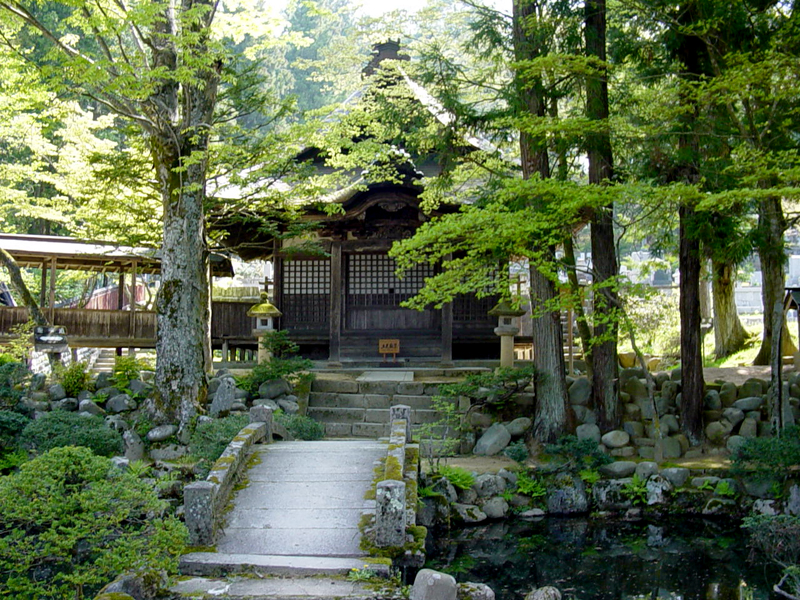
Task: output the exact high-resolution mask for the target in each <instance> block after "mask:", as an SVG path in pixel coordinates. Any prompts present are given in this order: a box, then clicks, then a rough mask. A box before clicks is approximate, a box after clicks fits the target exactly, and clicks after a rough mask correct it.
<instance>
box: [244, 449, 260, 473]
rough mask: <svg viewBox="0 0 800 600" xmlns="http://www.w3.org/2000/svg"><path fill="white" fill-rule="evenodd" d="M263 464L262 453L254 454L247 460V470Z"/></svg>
mask: <svg viewBox="0 0 800 600" xmlns="http://www.w3.org/2000/svg"><path fill="white" fill-rule="evenodd" d="M260 464H261V453H260V452H253V453H251V454H250V456H249V457H248V458H247V468H248V469H250V468H252V467H255V466H256V465H260Z"/></svg>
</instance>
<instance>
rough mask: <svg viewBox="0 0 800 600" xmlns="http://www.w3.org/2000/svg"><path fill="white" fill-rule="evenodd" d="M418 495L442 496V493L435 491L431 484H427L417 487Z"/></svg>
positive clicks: (425, 496) (424, 496) (423, 496)
mask: <svg viewBox="0 0 800 600" xmlns="http://www.w3.org/2000/svg"><path fill="white" fill-rule="evenodd" d="M417 496H418V497H420V498H433V497H434V496H441V494H439V493H437V492H435V491H434V490H433V488H432V487H431V486H429V485H426V486H424V487H421V488H418V489H417Z"/></svg>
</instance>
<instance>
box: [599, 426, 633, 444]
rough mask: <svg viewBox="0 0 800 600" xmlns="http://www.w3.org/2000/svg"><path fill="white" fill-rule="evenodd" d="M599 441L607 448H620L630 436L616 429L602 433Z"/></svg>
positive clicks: (626, 442)
mask: <svg viewBox="0 0 800 600" xmlns="http://www.w3.org/2000/svg"><path fill="white" fill-rule="evenodd" d="M600 441H601V442H603V444H604V445H605V446H606V447H608V448H622V447H623V446H626V445H627V444H628V442H630V441H631V436H630V435H628V434H627V433H626V432H624V431H620V430H619V429H616V430H614V431H609V432H608V433H606V434H605V435H603V436H602V437H601V438H600Z"/></svg>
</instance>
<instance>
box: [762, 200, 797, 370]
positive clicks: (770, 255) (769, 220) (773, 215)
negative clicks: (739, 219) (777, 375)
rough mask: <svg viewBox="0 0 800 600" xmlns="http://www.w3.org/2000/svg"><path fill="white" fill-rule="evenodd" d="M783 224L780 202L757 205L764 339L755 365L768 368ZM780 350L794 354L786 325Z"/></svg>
mask: <svg viewBox="0 0 800 600" xmlns="http://www.w3.org/2000/svg"><path fill="white" fill-rule="evenodd" d="M785 229H786V221H785V219H784V216H783V208H782V207H781V200H780V198H768V199H766V200H761V201H760V202H759V204H758V230H759V233H760V236H759V240H760V243H759V246H758V255H759V256H760V257H761V301H762V304H763V306H764V335H763V337H762V339H761V349H760V350H759V351H758V355H756V358H755V360H754V361H753V364H754V365H769V364H770V362H771V360H770V359H771V354H772V314H771V310H770V308H771V307H772V306H775V302H777V301H781V302H782V301H783V296H784V294H785V293H786V290H785V275H784V273H783V266H784V264H785V263H786V255H785V253H784V249H783V232H784V230H785ZM781 348H782V352H783V355H784V356H787V355H788V356H791V355H793V354H794V353H795V352H797V348H796V347H795V345H794V343H793V342H792V338H791V335H790V334H789V329H788V328H787V327H786V323H785V322H784V324H783V330H782V335H781Z"/></svg>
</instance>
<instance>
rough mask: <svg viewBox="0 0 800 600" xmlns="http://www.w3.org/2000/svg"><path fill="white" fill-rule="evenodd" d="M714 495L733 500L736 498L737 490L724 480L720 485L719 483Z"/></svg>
mask: <svg viewBox="0 0 800 600" xmlns="http://www.w3.org/2000/svg"><path fill="white" fill-rule="evenodd" d="M714 493H715V494H716V495H717V496H725V497H727V498H733V497H734V496H736V490H735V489H734V488H733V487H732V486H731V484H730V483H728V481H727V480H725V479H722V480H721V481H720V482H719V483H717V487H715V488H714Z"/></svg>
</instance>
